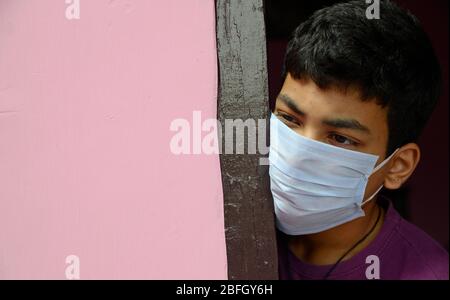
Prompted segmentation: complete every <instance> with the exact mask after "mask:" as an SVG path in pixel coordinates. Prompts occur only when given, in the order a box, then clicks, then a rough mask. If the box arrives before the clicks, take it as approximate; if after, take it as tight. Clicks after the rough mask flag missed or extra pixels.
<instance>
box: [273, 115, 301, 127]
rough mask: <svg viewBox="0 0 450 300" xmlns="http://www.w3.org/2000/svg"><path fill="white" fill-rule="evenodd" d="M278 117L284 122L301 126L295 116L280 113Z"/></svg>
mask: <svg viewBox="0 0 450 300" xmlns="http://www.w3.org/2000/svg"><path fill="white" fill-rule="evenodd" d="M278 116H279V117H281V120H282V121H283V122H285V123H286V122H287V123H291V124H295V125H300V122H299V121H298V120H297V119H296V118H295V117H293V116H290V115H287V114H280V113H278Z"/></svg>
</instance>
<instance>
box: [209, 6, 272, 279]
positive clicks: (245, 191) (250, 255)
mask: <svg viewBox="0 0 450 300" xmlns="http://www.w3.org/2000/svg"><path fill="white" fill-rule="evenodd" d="M216 22H217V24H216V26H217V47H218V61H219V80H220V82H219V94H218V118H219V120H220V122H221V124H222V132H223V137H224V138H223V139H222V143H224V142H225V143H227V142H229V141H225V139H226V138H227V134H226V133H225V119H232V120H236V119H241V120H243V121H244V122H245V121H246V120H251V119H253V120H254V122H255V123H256V124H258V119H266V120H268V116H269V101H268V85H267V57H266V37H265V24H264V9H263V1H262V0H217V1H216ZM237 134H238V133H236V135H237ZM246 141H247V140H246ZM234 143H236V139H234ZM245 144H246V146H248V145H247V142H245ZM224 149H225V147H222V153H223V154H221V155H220V164H221V173H222V184H223V192H224V205H225V234H226V243H227V257H228V277H229V279H278V272H277V269H278V264H277V251H276V239H275V226H274V215H273V202H272V196H271V193H270V186H269V174H268V166H267V165H260V157H261V155H258V154H248V151H246V152H245V154H236V153H234V154H225V152H224ZM245 149H247V147H245Z"/></svg>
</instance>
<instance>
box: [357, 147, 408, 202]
mask: <svg viewBox="0 0 450 300" xmlns="http://www.w3.org/2000/svg"><path fill="white" fill-rule="evenodd" d="M398 150H399V148H397V149H396V150H395V151H394V152H393V153H392V154H391V155H389V157H388V158H386V159H385V160H384V161H382V162H381V163H380V164H379V165H378V166H376V167H375V169H373V171H372V173H370V175H366V178H367V180H368V179H369V177H370V176H371V175H372V174H374V173H376V172H377V171H378V170H380V169H381V168H382V167H383V166H384V165H385V164H387V162H388V161H390V160H391V158H392V157H393V156H394V154H395V153H397V152H398ZM383 187H384V184H382V185H381V186H380V187H379V188H378V189H377V190H376V192H375V193H373V194H372V196H370V197H369V198H368V199H366V200H364V201H363V202H362V203H361V204H360V206H363V205H364V204H366V203H367V202H369V201H370V200H372V199H373V198H374V197H375V196H376V195H377V194H378V192H379V191H381V189H382V188H383Z"/></svg>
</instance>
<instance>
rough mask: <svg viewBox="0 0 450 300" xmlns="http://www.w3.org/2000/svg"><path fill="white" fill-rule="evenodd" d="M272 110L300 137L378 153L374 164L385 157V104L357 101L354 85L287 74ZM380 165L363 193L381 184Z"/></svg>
mask: <svg viewBox="0 0 450 300" xmlns="http://www.w3.org/2000/svg"><path fill="white" fill-rule="evenodd" d="M274 113H275V115H276V116H277V117H278V118H279V119H280V120H281V121H282V122H284V123H285V124H286V125H287V126H289V127H290V128H291V129H292V130H294V131H295V132H296V133H298V134H301V135H302V136H304V137H307V138H310V139H313V140H316V141H320V142H323V143H328V144H331V145H333V146H336V147H341V148H345V149H348V150H353V151H359V152H365V153H369V154H374V155H378V156H379V159H378V162H377V164H378V163H380V162H382V161H383V160H384V158H385V157H386V147H387V143H388V122H387V108H382V107H381V106H380V105H378V104H376V102H375V101H372V100H368V101H361V99H360V95H359V93H358V90H357V89H356V88H351V87H349V88H348V89H347V91H341V90H338V89H333V88H330V89H327V90H321V89H320V88H319V87H318V86H317V85H316V84H315V83H314V82H313V81H312V80H308V79H304V80H297V79H293V78H292V77H291V76H290V75H289V74H288V76H287V77H286V80H285V82H284V84H283V87H282V89H281V91H280V94H279V96H278V98H277V100H276V104H275V110H274ZM383 169H384V168H382V169H381V170H380V171H379V172H376V173H375V174H373V175H372V176H371V177H370V179H369V182H368V184H367V188H366V195H365V197H368V196H370V194H371V193H373V192H374V191H375V190H376V189H377V188H378V187H379V186H381V185H382V184H383V181H384V172H383Z"/></svg>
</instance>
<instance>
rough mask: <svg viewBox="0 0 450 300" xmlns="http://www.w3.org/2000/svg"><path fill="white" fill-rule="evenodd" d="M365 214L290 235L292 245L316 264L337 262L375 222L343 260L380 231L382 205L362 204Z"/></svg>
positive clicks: (310, 261)
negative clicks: (310, 232) (328, 227)
mask: <svg viewBox="0 0 450 300" xmlns="http://www.w3.org/2000/svg"><path fill="white" fill-rule="evenodd" d="M363 210H364V212H365V216H364V217H361V218H358V219H355V220H352V221H350V222H348V223H345V224H342V225H339V226H337V227H334V228H331V229H329V230H326V231H323V232H319V233H315V234H309V235H302V236H293V237H291V238H290V239H289V243H288V244H289V248H290V250H291V251H292V252H293V253H294V254H295V256H297V257H298V258H299V259H300V260H302V261H304V262H306V263H310V264H314V265H329V264H334V263H335V262H336V261H337V260H338V259H339V258H340V257H341V256H342V255H344V254H345V253H346V252H347V251H348V250H349V249H350V248H351V247H352V246H354V245H355V243H357V242H358V241H359V240H360V239H361V238H362V237H364V236H365V235H366V234H367V233H368V232H369V231H370V230H371V229H372V228H373V226H374V225H375V223H376V220H377V217H378V214H379V213H380V214H381V217H380V219H379V220H378V223H377V224H376V226H375V228H374V230H373V231H372V232H371V233H370V234H369V235H368V236H367V237H366V238H365V239H364V241H363V242H361V243H360V244H359V245H358V246H357V247H355V249H353V250H352V251H351V252H350V253H348V255H346V257H345V258H344V260H346V259H349V258H351V257H352V256H353V255H355V254H356V253H358V252H359V251H361V250H362V249H364V248H365V247H366V246H367V245H368V244H369V243H370V242H371V241H372V240H373V239H374V238H375V237H376V235H377V234H378V232H379V230H380V229H381V227H382V224H383V209H382V208H381V207H379V206H378V205H377V204H376V201H371V202H369V203H368V204H366V205H365V206H364V208H363Z"/></svg>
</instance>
